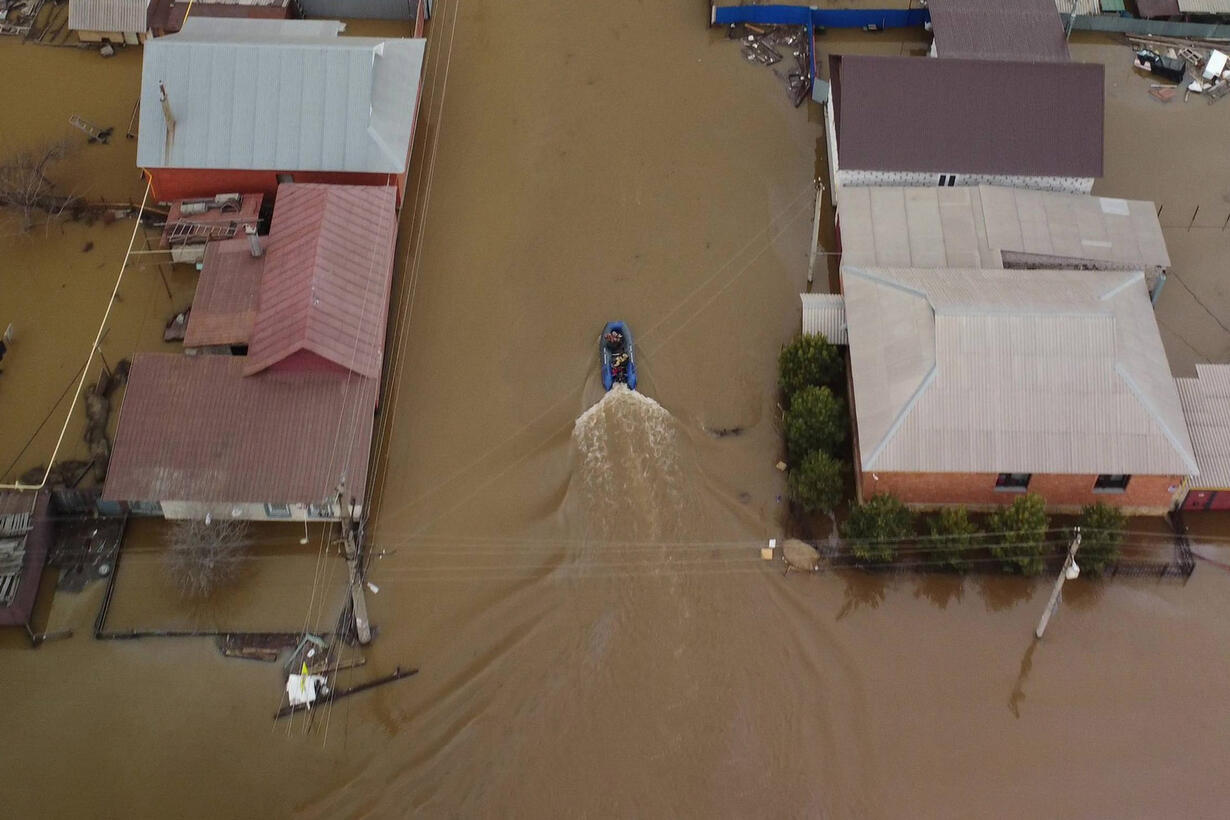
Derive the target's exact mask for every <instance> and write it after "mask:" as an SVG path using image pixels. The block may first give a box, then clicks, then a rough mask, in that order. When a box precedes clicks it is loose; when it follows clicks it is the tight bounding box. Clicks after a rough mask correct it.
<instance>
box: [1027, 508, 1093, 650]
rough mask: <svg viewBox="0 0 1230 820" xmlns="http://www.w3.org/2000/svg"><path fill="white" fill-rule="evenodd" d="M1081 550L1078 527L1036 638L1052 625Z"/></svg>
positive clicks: (1047, 603) (1039, 623) (1035, 635)
mask: <svg viewBox="0 0 1230 820" xmlns="http://www.w3.org/2000/svg"><path fill="white" fill-rule="evenodd" d="M1080 548H1081V528H1080V527H1077V528H1076V532H1075V534H1074V535H1073V536H1072V544H1071V546H1069V547H1068V557H1067V560H1065V561H1064V562H1063V569H1061V570H1060V571H1059V577H1058V578H1056V579H1055V588H1054V589H1052V590H1051V599H1050V600H1049V601H1047V602H1046V611H1045V612H1043V613H1042V620H1040V621H1038V628H1037V629H1036V630H1034V637H1035V638H1041V637H1042V633H1043V632H1045V631H1046V625H1047V624H1048V623H1050V620H1051V615H1052V614H1054V612H1055V609H1056V607H1057V606H1058V605H1059V591H1060V590H1062V589H1063V582H1064V581H1065V580H1067V578H1068V572H1069V570H1071V569H1072V566H1073V565H1074V564H1075V563H1076V551H1077V550H1078V549H1080Z"/></svg>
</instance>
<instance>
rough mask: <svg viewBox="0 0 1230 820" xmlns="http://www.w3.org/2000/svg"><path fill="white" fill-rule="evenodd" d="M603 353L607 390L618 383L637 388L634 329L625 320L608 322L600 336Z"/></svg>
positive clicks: (603, 380)
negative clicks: (633, 340) (633, 349)
mask: <svg viewBox="0 0 1230 820" xmlns="http://www.w3.org/2000/svg"><path fill="white" fill-rule="evenodd" d="M598 349H599V350H600V351H601V353H602V386H603V387H605V388H606V389H607V390H610V389H611V386H612V385H614V384H616V383H617V382H618V383H622V384H626V385H628V389H629V390H635V389H636V359H635V358H634V356H633V352H632V331H630V330H628V326H627V325H626V324H624V323H623V322H607V323H606V327H604V328H602V335H601V336H600V337H599V338H598Z"/></svg>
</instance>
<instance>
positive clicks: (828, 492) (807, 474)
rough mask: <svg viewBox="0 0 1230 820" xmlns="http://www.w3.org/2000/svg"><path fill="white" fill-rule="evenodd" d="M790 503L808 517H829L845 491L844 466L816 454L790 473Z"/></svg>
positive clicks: (826, 455)
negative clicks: (812, 514) (820, 514)
mask: <svg viewBox="0 0 1230 820" xmlns="http://www.w3.org/2000/svg"><path fill="white" fill-rule="evenodd" d="M786 484H787V489H788V490H789V492H790V500H791V501H793V502H794V503H796V504H798V505H799V506H800V507H802V508H803V509H804V510H806V511H807V512H809V513H817V512H820V513H824V514H826V515H829V514H831V513H832V512H833V510H835V509H836V508H837V505H838V504H840V503H841V498H842V496H843V495H844V494H845V488H846V465H845V463H844V462H842V461H839V460H838V459H835V458H833V457H832V456H830V455H829V454H828V453H822V452H820V451H819V450H817V451H815V452H814V453H812V454H811V455H809V456H807V457H806V458H805V459H803V461H802V463H800V464H799V465H797V466H796V467H794V468H792V469H791V470H790V477H789V479H787V482H786Z"/></svg>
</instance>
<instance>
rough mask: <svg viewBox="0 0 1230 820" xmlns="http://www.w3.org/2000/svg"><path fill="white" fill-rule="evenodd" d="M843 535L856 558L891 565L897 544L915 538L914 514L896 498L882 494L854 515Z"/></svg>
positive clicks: (861, 505) (874, 496) (856, 508)
mask: <svg viewBox="0 0 1230 820" xmlns="http://www.w3.org/2000/svg"><path fill="white" fill-rule="evenodd" d="M842 535H844V536H845V538H846V540H847V541H849V542H850V550H851V552H853V553H854V555H855V557H856V558H859V559H861V560H863V561H874V562H877V563H887V562H888V561H891V560H893V556H894V555H895V554H896V552H897V543H898V542H900V541H904V540H905V539H907V538H909V537H911V536H912V535H914V514H913V513H912V512H910V510H909V508H908V507H906V506H905V505H904V504H902V503H901V502H900V501H899V500H898V499H897V498H896V496H893V495H889V494H888V493H879V494H877V495H873V496H872V497H871V498H870V499H868V501H867V503H865V504H860V505H859V506H857V507H855V508H854V509H853V510H851V511H850V517H849V519H847V520H846V524H845V526H844V527H843V528H842Z"/></svg>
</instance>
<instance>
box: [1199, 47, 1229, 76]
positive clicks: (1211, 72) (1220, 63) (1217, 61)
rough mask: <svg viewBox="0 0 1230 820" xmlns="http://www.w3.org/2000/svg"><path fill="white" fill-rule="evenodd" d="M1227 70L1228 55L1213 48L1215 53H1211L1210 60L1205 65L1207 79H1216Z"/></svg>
mask: <svg viewBox="0 0 1230 820" xmlns="http://www.w3.org/2000/svg"><path fill="white" fill-rule="evenodd" d="M1225 70H1226V55H1225V54H1223V53H1222V52H1220V51H1218V50H1217V49H1213V53H1212V54H1210V55H1209V61H1208V62H1207V63H1205V66H1204V78H1205V79H1206V80H1215V79H1217V78H1218V77H1220V76H1221V73H1222V72H1223V71H1225Z"/></svg>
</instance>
